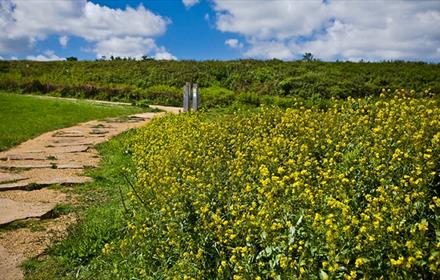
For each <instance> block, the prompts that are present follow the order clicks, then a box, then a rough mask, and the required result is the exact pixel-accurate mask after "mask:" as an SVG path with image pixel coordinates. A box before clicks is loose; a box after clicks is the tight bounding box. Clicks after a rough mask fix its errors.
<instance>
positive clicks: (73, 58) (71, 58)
mask: <svg viewBox="0 0 440 280" xmlns="http://www.w3.org/2000/svg"><path fill="white" fill-rule="evenodd" d="M66 60H67V61H78V58H77V57H74V56H69V57H66Z"/></svg>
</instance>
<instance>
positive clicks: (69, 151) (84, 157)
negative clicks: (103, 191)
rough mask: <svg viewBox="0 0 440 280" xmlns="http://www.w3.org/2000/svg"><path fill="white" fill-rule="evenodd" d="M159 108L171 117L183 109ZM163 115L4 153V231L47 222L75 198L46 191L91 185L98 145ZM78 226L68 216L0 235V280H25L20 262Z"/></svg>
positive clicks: (84, 127)
mask: <svg viewBox="0 0 440 280" xmlns="http://www.w3.org/2000/svg"><path fill="white" fill-rule="evenodd" d="M150 107H152V106H150ZM155 107H156V108H158V109H161V110H163V111H168V112H172V113H179V112H180V109H181V108H176V107H163V106H155ZM161 114H163V113H141V114H136V115H132V116H129V117H126V118H112V119H105V120H96V121H89V122H86V123H81V124H78V125H76V126H73V127H69V128H63V129H59V130H56V131H52V132H47V133H45V134H42V135H40V136H38V137H37V138H34V139H32V140H29V141H26V142H24V143H22V144H20V145H18V146H16V147H14V148H12V149H10V150H8V151H4V152H0V227H4V226H5V225H7V224H9V223H11V222H13V221H18V220H26V219H31V218H37V219H40V218H45V217H49V216H50V213H51V211H52V210H53V209H54V208H55V207H56V205H57V204H58V203H61V202H62V203H70V202H71V199H72V198H68V197H67V196H66V194H65V193H63V192H61V191H58V190H52V189H47V188H44V187H45V186H50V185H54V184H58V185H73V184H82V183H86V182H90V181H91V180H92V179H91V178H89V177H87V176H85V175H84V173H83V171H84V168H86V167H96V166H98V164H99V161H100V158H99V154H98V152H97V150H96V149H95V145H97V144H99V143H103V142H105V141H107V140H109V139H110V138H111V137H113V136H115V135H117V134H120V133H122V132H124V131H127V130H129V129H132V128H138V127H141V126H143V125H145V124H146V123H147V122H148V121H150V120H151V119H152V118H153V117H156V116H159V115H161ZM74 221H75V219H74V217H72V216H70V215H66V216H61V217H59V218H57V219H52V220H50V221H48V222H47V223H46V224H45V229H44V230H40V231H32V230H30V229H28V228H21V229H17V230H7V231H2V232H0V278H1V279H22V278H23V274H22V272H21V270H20V269H19V265H20V264H21V262H22V261H23V260H25V259H27V258H29V257H33V256H38V255H39V254H42V253H43V251H44V249H45V248H46V247H47V246H48V245H49V244H50V242H51V241H53V240H54V239H57V238H62V237H63V234H64V233H65V230H66V228H67V227H68V225H69V224H71V223H72V222H74Z"/></svg>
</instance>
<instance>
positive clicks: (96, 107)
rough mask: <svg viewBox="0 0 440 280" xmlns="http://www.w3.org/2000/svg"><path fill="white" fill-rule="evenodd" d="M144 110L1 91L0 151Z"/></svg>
mask: <svg viewBox="0 0 440 280" xmlns="http://www.w3.org/2000/svg"><path fill="white" fill-rule="evenodd" d="M141 111H142V109H141V108H138V107H133V106H123V105H103V104H95V103H90V102H86V101H81V100H78V101H72V100H60V99H45V98H40V97H37V96H27V95H18V94H13V93H7V92H2V91H0V151H3V150H6V149H8V148H10V147H12V146H15V145H17V144H19V143H21V142H23V141H25V140H27V139H30V138H33V137H35V136H37V135H40V134H42V133H44V132H47V131H51V130H55V129H59V128H62V127H68V126H71V125H74V124H76V123H80V122H84V121H88V120H93V119H102V118H106V117H117V116H123V115H129V114H134V113H139V112H141Z"/></svg>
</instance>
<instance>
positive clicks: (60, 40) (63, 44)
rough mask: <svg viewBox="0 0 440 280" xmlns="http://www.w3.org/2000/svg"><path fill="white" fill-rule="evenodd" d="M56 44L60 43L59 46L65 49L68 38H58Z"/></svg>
mask: <svg viewBox="0 0 440 280" xmlns="http://www.w3.org/2000/svg"><path fill="white" fill-rule="evenodd" d="M58 42H59V43H60V45H61V46H62V47H63V48H65V47H67V43H68V42H69V37H67V36H61V37H60V38H58Z"/></svg>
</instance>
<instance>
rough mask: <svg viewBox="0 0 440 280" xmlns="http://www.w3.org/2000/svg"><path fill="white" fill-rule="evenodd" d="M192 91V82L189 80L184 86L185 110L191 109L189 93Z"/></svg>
mask: <svg viewBox="0 0 440 280" xmlns="http://www.w3.org/2000/svg"><path fill="white" fill-rule="evenodd" d="M190 91H191V84H190V83H189V82H187V83H186V84H185V86H184V87H183V111H184V112H188V111H189V94H190Z"/></svg>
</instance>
